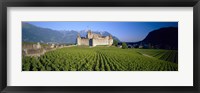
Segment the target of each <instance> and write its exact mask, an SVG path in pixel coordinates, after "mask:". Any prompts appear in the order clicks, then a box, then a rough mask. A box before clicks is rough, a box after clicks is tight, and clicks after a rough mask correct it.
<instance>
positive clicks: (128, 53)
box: [22, 46, 178, 71]
mask: <svg viewBox="0 0 200 93" xmlns="http://www.w3.org/2000/svg"><path fill="white" fill-rule="evenodd" d="M145 55H148V56H145ZM177 55H178V53H177V51H175V50H156V49H120V48H117V47H106V46H101V47H93V48H89V47H84V46H80V47H68V48H61V49H57V50H54V51H50V52H46V53H45V54H44V55H41V56H40V57H28V56H23V58H22V70H23V71H178V64H177V62H178V56H177Z"/></svg>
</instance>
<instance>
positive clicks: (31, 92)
mask: <svg viewBox="0 0 200 93" xmlns="http://www.w3.org/2000/svg"><path fill="white" fill-rule="evenodd" d="M68 6H71V7H88V6H92V7H105V6H106V7H193V9H194V10H193V22H194V25H193V28H194V31H193V33H194V34H193V36H194V37H193V41H194V42H193V43H194V50H193V53H194V61H193V63H194V65H193V68H194V70H193V74H194V76H193V77H194V78H193V81H194V82H193V83H194V86H191V87H188V86H185V87H181V86H170V87H169V86H142V87H140V86H133V87H131V86H101V87H99V86H87V87H84V86H77V87H73V86H70V87H69V86H68V87H58V86H51V87H48V86H42V87H39V86H37V87H31V86H7V7H68ZM0 24H1V25H0V29H1V30H0V35H1V36H0V45H1V46H0V53H1V54H0V55H1V56H0V91H1V92H2V93H35V92H37V93H41V92H42V93H43V92H45V93H49V92H50V93H54V92H55V93H64V92H71V93H84V92H85V93H86V92H90V93H93V92H103V93H109V92H117V93H168V92H169V93H200V88H199V87H200V78H199V76H200V73H199V72H200V71H199V70H200V69H199V68H200V63H199V58H198V55H199V53H200V51H199V48H198V47H199V44H200V43H199V39H200V38H199V37H198V36H200V33H199V32H198V31H199V30H200V0H2V1H0Z"/></svg>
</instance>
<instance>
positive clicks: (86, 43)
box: [80, 39, 89, 46]
mask: <svg viewBox="0 0 200 93" xmlns="http://www.w3.org/2000/svg"><path fill="white" fill-rule="evenodd" d="M80 45H87V46H88V45H89V39H81V40H80Z"/></svg>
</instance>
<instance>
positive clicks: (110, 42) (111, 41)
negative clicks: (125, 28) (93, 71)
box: [108, 35, 113, 46]
mask: <svg viewBox="0 0 200 93" xmlns="http://www.w3.org/2000/svg"><path fill="white" fill-rule="evenodd" d="M108 41H109V42H108V43H109V44H108V45H109V46H112V44H113V38H112V36H111V35H110V36H109V39H108Z"/></svg>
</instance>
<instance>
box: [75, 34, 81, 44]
mask: <svg viewBox="0 0 200 93" xmlns="http://www.w3.org/2000/svg"><path fill="white" fill-rule="evenodd" d="M76 43H77V45H81V36H80V34H78V36H77V40H76Z"/></svg>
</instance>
